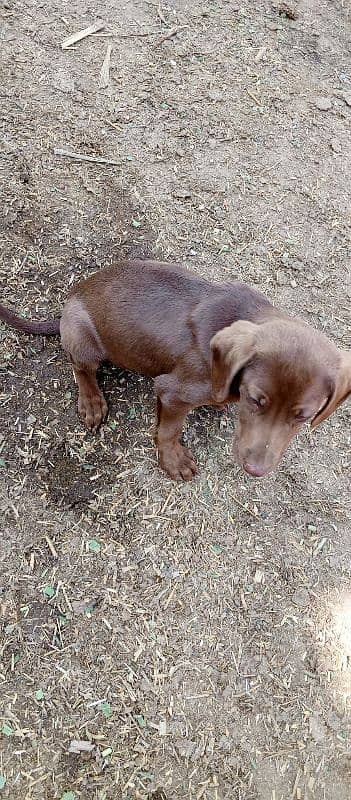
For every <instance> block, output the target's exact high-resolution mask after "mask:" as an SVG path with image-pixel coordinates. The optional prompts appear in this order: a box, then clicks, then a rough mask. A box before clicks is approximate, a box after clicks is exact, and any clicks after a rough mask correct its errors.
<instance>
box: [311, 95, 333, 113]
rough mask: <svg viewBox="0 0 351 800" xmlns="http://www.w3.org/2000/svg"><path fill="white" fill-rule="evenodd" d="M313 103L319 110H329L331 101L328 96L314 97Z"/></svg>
mask: <svg viewBox="0 0 351 800" xmlns="http://www.w3.org/2000/svg"><path fill="white" fill-rule="evenodd" d="M315 105H316V106H317V108H319V110H320V111H330V109H331V107H332V102H331V100H330V99H329V97H316V99H315Z"/></svg>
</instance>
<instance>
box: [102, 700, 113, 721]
mask: <svg viewBox="0 0 351 800" xmlns="http://www.w3.org/2000/svg"><path fill="white" fill-rule="evenodd" d="M101 711H102V713H103V715H104V717H105V719H110V717H112V709H111V706H110V703H106V702H105V703H101Z"/></svg>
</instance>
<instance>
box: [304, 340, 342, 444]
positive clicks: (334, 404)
mask: <svg viewBox="0 0 351 800" xmlns="http://www.w3.org/2000/svg"><path fill="white" fill-rule="evenodd" d="M349 394H351V353H341V360H340V365H339V369H338V372H337V375H336V379H335V382H334V386H333V390H332V392H331V394H330V397H329V399H328V401H327V403H326V405H325V406H323V408H322V409H321V411H319V413H318V414H317V416H315V417H314V419H313V420H312V422H311V428H312V430H313V429H314V428H317V427H318V425H320V424H321V422H324V420H325V419H327V418H328V417H330V415H331V414H333V412H334V411H335V410H336V409H337V408H338V406H340V405H341V403H343V402H344V400H346V398H347V397H348V396H349Z"/></svg>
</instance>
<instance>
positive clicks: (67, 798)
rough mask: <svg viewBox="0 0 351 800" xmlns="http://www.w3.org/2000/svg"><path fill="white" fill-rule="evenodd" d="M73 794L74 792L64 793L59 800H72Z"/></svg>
mask: <svg viewBox="0 0 351 800" xmlns="http://www.w3.org/2000/svg"><path fill="white" fill-rule="evenodd" d="M74 798H75V793H74V792H64V793H63V795H62V797H61V800H74Z"/></svg>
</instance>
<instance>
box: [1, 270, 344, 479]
mask: <svg viewBox="0 0 351 800" xmlns="http://www.w3.org/2000/svg"><path fill="white" fill-rule="evenodd" d="M0 319H3V320H4V321H5V322H6V323H7V324H9V325H11V326H12V327H15V328H17V329H19V330H24V331H25V332H27V333H36V334H40V333H41V334H43V335H53V334H57V333H58V332H59V329H60V334H61V340H62V344H63V347H64V349H65V350H66V352H67V354H68V357H69V359H70V361H71V363H72V367H73V370H74V374H75V376H76V379H77V382H78V390H79V397H78V410H79V414H80V416H81V418H82V420H83V422H84V424H85V425H86V426H87V427H88V428H89V429H91V430H96V429H97V428H98V427H99V425H100V424H101V423H102V422H103V420H104V419H105V417H106V414H107V405H106V401H105V399H104V397H103V394H102V392H101V391H100V389H99V387H98V384H97V381H96V370H97V368H98V366H99V365H100V364H101V363H102V362H103V361H110V362H112V363H113V364H116V365H117V366H120V367H123V368H124V369H127V370H133V371H135V372H139V373H141V374H143V375H149V376H151V377H153V378H154V387H155V393H156V397H157V420H156V433H155V441H156V444H157V447H158V452H159V459H160V464H161V466H162V468H163V469H164V470H165V471H166V472H167V474H168V475H170V477H171V478H174V479H177V480H180V479H183V480H190V479H191V478H192V477H193V476H194V475H195V474H196V472H197V467H196V464H195V462H194V459H193V456H192V453H191V452H190V451H189V450H188V449H187V448H185V447H184V446H183V445H182V444H181V443H180V438H181V434H182V430H183V425H184V420H185V417H186V415H187V414H188V412H189V411H191V410H192V409H193V408H197V407H198V406H203V405H208V406H214V407H217V408H221V407H222V406H223V405H226V404H227V403H232V402H234V403H238V404H239V422H238V426H237V433H236V445H235V452H236V455H237V458H238V460H239V462H240V464H241V465H242V467H243V468H244V469H245V470H246V472H248V473H249V474H250V475H254V476H256V477H261V476H262V475H264V474H266V473H267V472H270V471H271V470H272V469H274V467H276V466H277V464H278V463H279V461H280V459H281V457H282V455H283V453H284V451H285V450H286V448H287V446H288V444H289V442H290V441H291V439H292V438H293V437H294V436H295V434H296V433H297V432H298V430H299V429H300V428H301V427H302V425H303V424H304V423H305V422H310V423H311V425H312V427H316V426H317V425H318V424H319V423H320V422H322V421H323V420H324V419H326V418H327V417H328V416H330V414H331V413H332V412H333V411H335V409H336V408H337V407H338V406H339V405H340V404H341V403H342V402H343V401H344V400H345V399H346V398H347V397H348V395H349V394H350V393H351V356H350V353H348V352H344V351H340V350H338V348H337V347H336V346H335V345H334V344H332V342H330V341H329V340H328V339H327V338H326V337H325V336H324V335H323V334H321V333H319V332H317V331H315V330H314V329H313V328H311V327H310V326H309V325H307V324H305V323H304V322H302V321H301V320H298V319H293V318H291V317H289V316H287V315H286V314H284V313H283V312H281V311H279V310H277V309H275V308H274V307H273V306H272V305H271V304H270V303H269V302H268V300H267V299H266V298H265V297H264V296H263V295H261V294H260V293H259V292H257V291H255V290H254V289H251V288H250V287H248V286H246V285H245V284H242V283H236V282H233V283H224V284H213V283H210V282H208V281H206V280H204V279H203V278H200V277H198V276H197V275H195V274H194V273H192V272H190V271H187V270H185V269H183V268H182V267H181V266H179V265H174V264H168V263H157V262H153V261H130V262H126V261H121V262H120V263H118V264H116V265H115V266H113V267H111V268H108V269H105V270H101V271H100V272H97V273H95V274H94V275H91V276H90V277H89V278H87V280H85V281H83V282H82V283H79V284H78V285H76V286H75V287H74V288H73V289H72V290H71V292H70V294H69V296H68V299H67V302H66V304H65V307H64V310H63V313H62V317H61V320H60V322H58V321H56V320H55V321H52V322H42V323H34V322H29V321H27V320H25V321H24V320H23V319H22V318H20V317H17V316H16V315H15V314H13V313H12V312H9V311H8V310H7V309H5V308H4V307H3V306H0Z"/></svg>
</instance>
